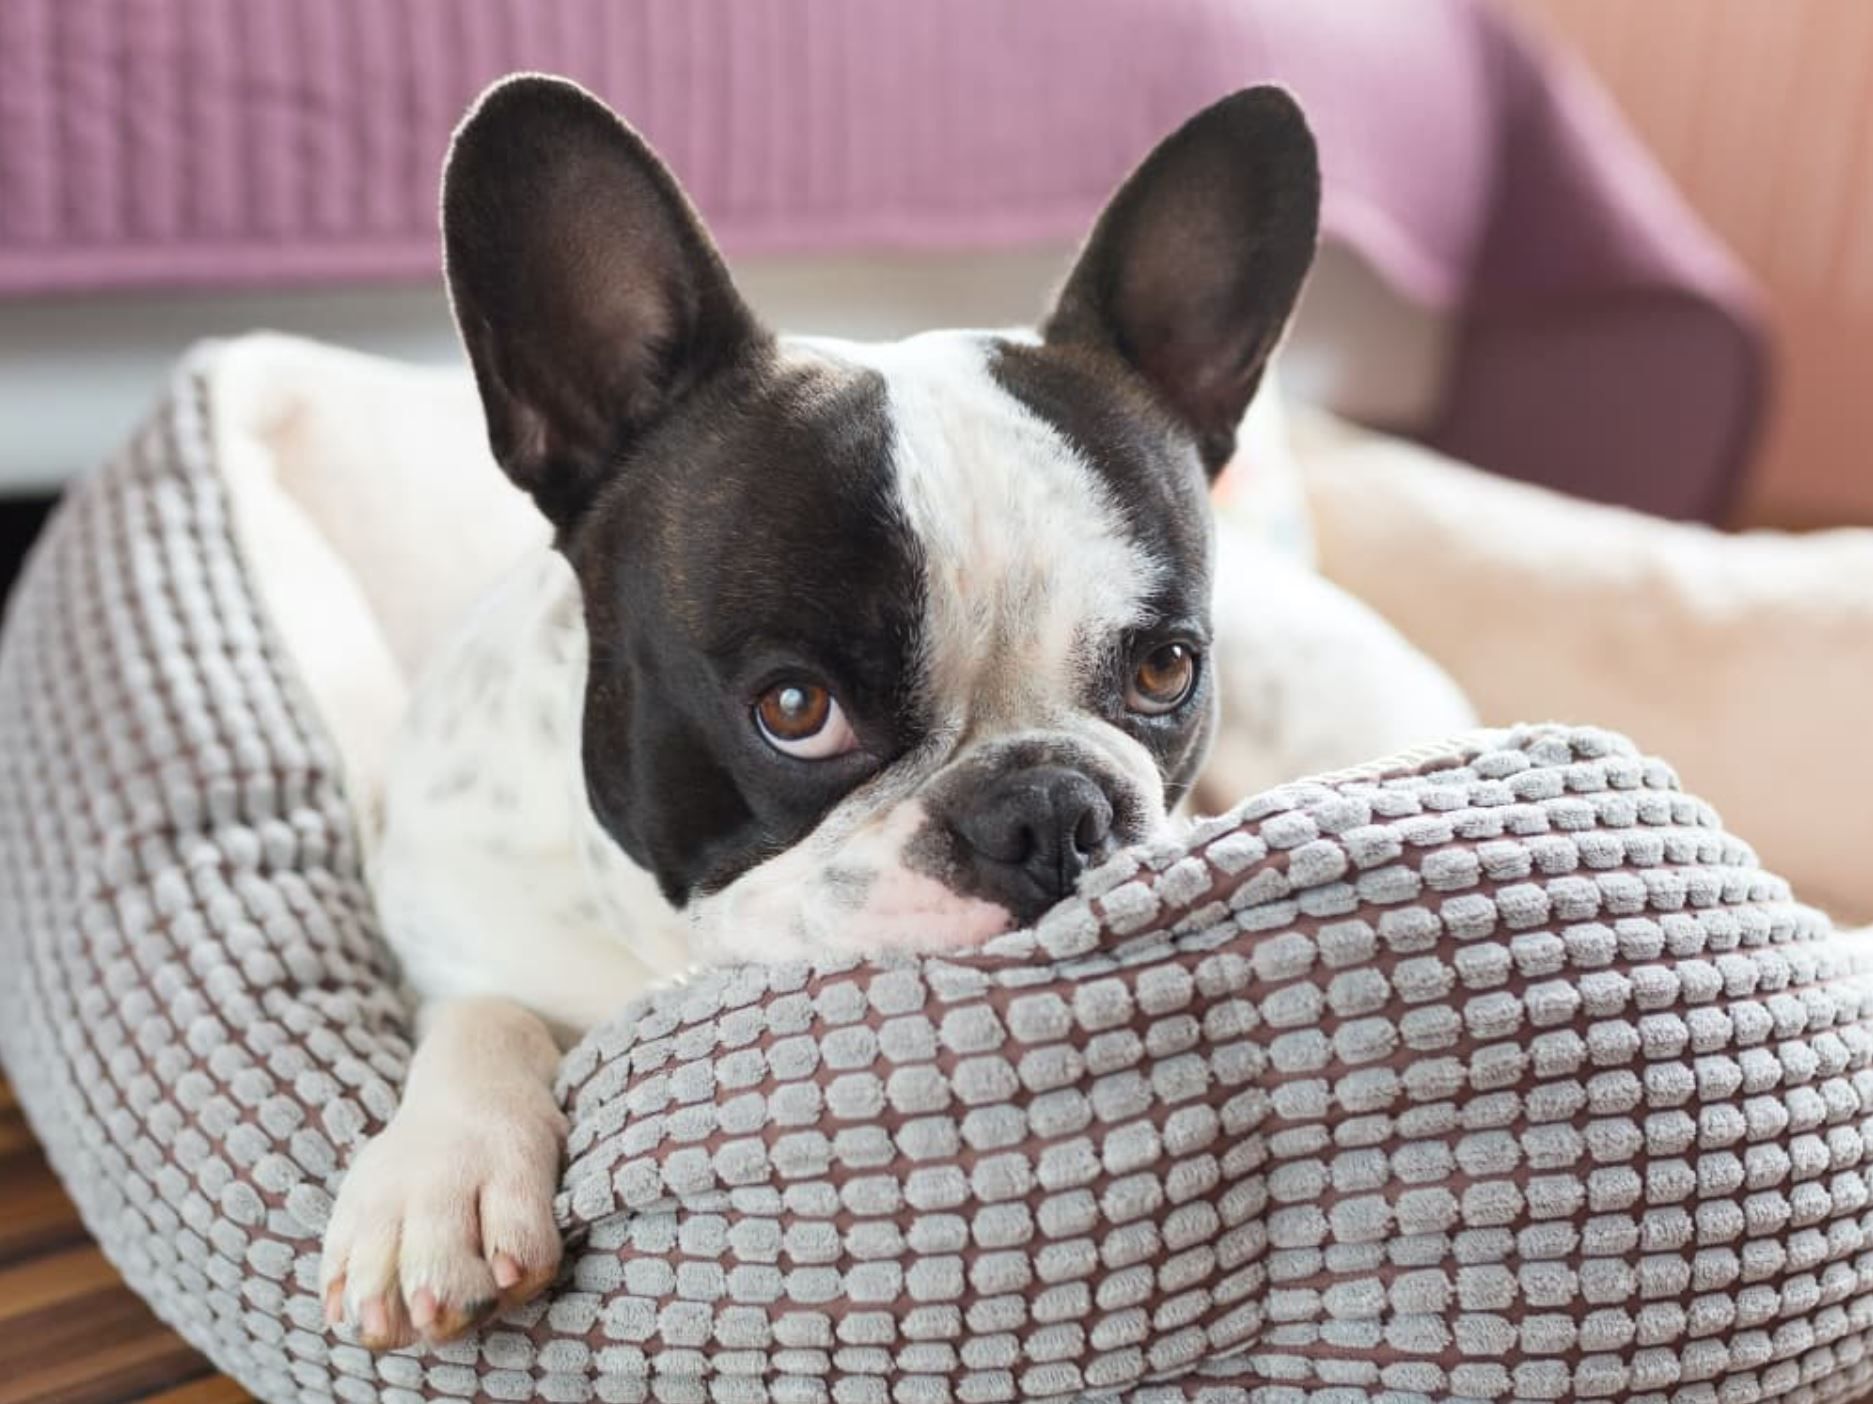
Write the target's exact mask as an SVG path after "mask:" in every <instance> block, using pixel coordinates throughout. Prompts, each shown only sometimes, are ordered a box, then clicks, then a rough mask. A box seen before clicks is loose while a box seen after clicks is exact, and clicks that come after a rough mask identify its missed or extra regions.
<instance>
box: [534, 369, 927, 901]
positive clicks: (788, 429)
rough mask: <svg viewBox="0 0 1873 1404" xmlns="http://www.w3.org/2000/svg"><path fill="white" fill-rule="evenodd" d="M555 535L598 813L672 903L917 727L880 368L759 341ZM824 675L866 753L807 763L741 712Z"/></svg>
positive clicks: (831, 799) (914, 594) (846, 786)
mask: <svg viewBox="0 0 1873 1404" xmlns="http://www.w3.org/2000/svg"><path fill="white" fill-rule="evenodd" d="M633 458H634V460H635V461H634V462H633V463H632V464H630V465H628V469H627V471H621V472H619V473H617V474H616V475H615V476H614V477H613V479H612V481H611V483H610V484H609V485H608V487H607V488H606V489H605V490H604V491H602V492H600V493H599V495H598V496H597V498H596V499H595V501H594V503H593V506H592V508H591V510H590V512H589V513H588V514H587V516H586V517H585V518H584V519H583V520H582V521H581V522H580V523H579V524H578V526H577V528H576V530H575V531H574V532H573V533H572V534H571V535H570V537H568V538H567V539H566V540H565V542H564V543H563V544H564V547H565V550H566V554H567V556H568V557H569V558H570V559H571V561H572V563H573V567H574V569H575V570H576V571H577V572H578V576H579V583H580V589H581V593H582V595H583V597H584V601H585V619H586V628H587V633H588V637H589V640H590V650H591V663H590V668H589V673H588V677H587V685H586V707H585V724H584V732H585V734H584V760H585V774H586V786H587V790H588V793H589V794H590V797H591V801H592V807H593V810H594V811H595V812H596V813H597V815H598V817H599V819H600V821H601V822H602V823H603V824H604V825H605V827H606V829H607V830H608V831H609V832H610V833H611V834H612V836H613V837H614V838H616V839H617V841H618V842H619V844H620V845H621V846H622V847H623V848H624V849H625V851H626V852H627V853H629V854H630V855H631V857H632V858H633V859H634V860H636V861H637V862H638V863H639V864H640V865H641V866H643V867H645V868H647V869H649V870H650V871H651V872H653V873H654V874H655V875H656V876H657V879H658V881H659V883H660V884H661V886H662V888H663V890H664V892H665V894H666V895H667V896H668V897H669V898H670V900H671V901H673V902H676V903H678V904H681V903H683V902H685V901H687V900H689V899H691V898H693V897H695V896H697V895H700V894H705V893H708V892H713V891H716V890H719V889H720V888H721V887H723V886H725V885H726V884H727V883H729V882H731V881H733V880H734V879H735V878H736V877H739V876H740V875H741V874H742V873H745V872H746V871H748V870H749V869H750V868H752V867H754V866H755V865H756V864H758V863H760V862H761V861H763V860H765V859H767V858H769V857H772V856H773V855H775V854H777V853H779V852H781V851H783V850H785V849H786V848H789V847H791V846H792V845H793V844H795V843H797V842H798V841H799V840H800V839H802V838H803V837H805V835H806V834H807V833H808V832H809V831H810V830H811V829H812V828H813V827H814V826H815V825H816V824H817V823H818V822H819V821H820V819H822V818H823V817H824V816H825V814H826V813H827V811H828V810H830V809H831V808H832V807H833V806H834V805H835V804H837V803H838V802H839V801H840V800H841V799H843V798H844V797H845V795H846V794H847V793H849V792H850V791H851V790H852V789H853V788H854V787H855V786H856V785H858V784H860V783H862V782H863V781H864V780H865V779H866V778H868V777H869V776H870V775H871V774H873V773H875V772H876V771H877V770H878V769H879V768H881V766H883V765H885V764H888V763H889V762H890V761H891V760H892V759H894V758H895V757H896V756H898V755H899V754H901V753H902V752H903V750H905V749H906V748H907V747H908V746H910V745H911V744H913V743H914V741H915V739H916V738H917V736H918V735H919V732H920V719H919V716H918V702H917V696H916V687H915V683H916V663H917V659H918V657H919V652H920V649H921V642H922V641H921V622H922V618H923V579H922V573H921V570H920V565H919V557H918V549H917V544H916V542H915V541H914V540H913V539H912V538H911V535H910V531H909V528H908V527H907V526H906V524H905V523H904V520H903V518H902V516H901V514H900V512H899V510H898V507H897V503H896V496H895V492H894V483H895V475H894V471H893V468H892V464H891V425H890V420H889V416H888V413H887V409H886V403H885V394H884V386H883V383H882V381H881V380H880V379H879V377H878V376H876V375H875V374H873V373H870V372H867V371H859V370H846V369H837V368H834V367H831V366H821V365H812V366H806V365H800V364H793V365H786V364H783V363H782V362H781V361H780V360H779V359H777V358H773V359H769V360H767V361H765V362H763V363H761V364H759V365H757V366H754V367H751V368H750V369H748V370H747V371H744V372H739V373H736V374H733V375H729V376H725V377H723V378H721V380H720V381H719V382H718V383H715V384H712V385H710V386H708V387H706V388H705V389H703V390H702V391H699V392H698V393H697V394H696V395H694V396H693V397H692V398H691V401H690V402H689V403H687V404H686V405H685V406H684V407H683V409H682V410H681V411H679V412H678V413H677V414H675V415H674V416H672V417H671V418H670V419H669V420H668V421H667V422H666V423H664V424H663V425H661V426H660V427H659V428H658V429H656V430H655V431H654V432H653V433H652V434H651V435H649V436H648V438H647V439H646V440H645V442H644V443H643V444H642V446H641V449H640V451H639V452H638V453H637V454H635V455H633ZM798 673H806V674H810V675H812V676H813V677H815V678H819V679H822V680H824V681H825V682H826V683H828V684H829V685H830V686H831V687H832V688H833V689H834V691H835V693H836V695H837V696H838V698H839V701H840V703H841V705H842V706H843V707H844V709H845V711H846V714H847V717H848V719H849V720H850V721H851V723H852V725H853V727H854V728H855V729H856V730H857V732H858V734H859V737H860V739H861V740H862V741H863V742H864V746H865V753H864V754H861V755H855V756H852V757H845V758H840V759H836V760H830V761H802V760H797V759H794V758H792V757H789V756H786V755H783V754H781V753H779V752H777V751H775V750H774V749H773V748H772V747H771V746H769V745H768V744H767V743H766V742H765V741H763V740H762V739H761V737H760V736H759V734H758V733H757V731H756V729H755V727H754V725H753V723H752V719H751V713H752V709H753V706H754V703H755V700H756V699H757V698H758V697H759V695H760V694H761V692H762V691H763V690H764V689H765V688H766V687H767V686H769V685H771V684H772V683H773V682H774V681H776V680H777V679H779V678H780V677H783V676H787V675H789V674H798Z"/></svg>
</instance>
